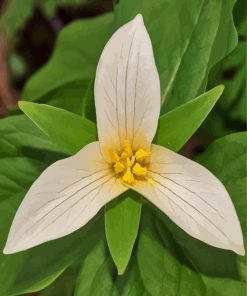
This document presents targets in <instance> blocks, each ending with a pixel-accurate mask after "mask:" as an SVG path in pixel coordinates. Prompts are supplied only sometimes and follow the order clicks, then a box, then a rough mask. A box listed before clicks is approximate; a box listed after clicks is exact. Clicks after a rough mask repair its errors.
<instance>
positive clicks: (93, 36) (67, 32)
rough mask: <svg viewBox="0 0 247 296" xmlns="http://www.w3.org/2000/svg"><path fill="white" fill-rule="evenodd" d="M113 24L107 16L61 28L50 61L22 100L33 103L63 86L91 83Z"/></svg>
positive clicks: (27, 87) (32, 82)
mask: <svg viewBox="0 0 247 296" xmlns="http://www.w3.org/2000/svg"><path fill="white" fill-rule="evenodd" d="M112 24H113V14H112V13H108V14H105V15H103V16H99V17H95V18H91V19H88V20H78V21H74V22H72V23H71V24H69V25H68V26H66V27H65V28H64V29H62V30H61V31H60V33H59V35H58V39H57V43H56V47H55V51H54V53H53V55H52V57H51V59H50V60H49V62H48V63H47V64H46V65H45V66H44V67H43V68H42V69H40V70H39V71H38V72H37V73H36V74H34V75H33V76H32V77H31V78H30V79H29V81H28V82H27V83H26V85H25V87H24V90H23V92H22V99H24V100H28V101H35V100H37V99H40V98H41V97H43V96H44V95H47V94H48V93H49V92H51V91H53V90H54V89H57V88H59V87H60V86H62V85H64V84H67V83H71V82H74V81H83V80H88V81H91V79H92V77H94V75H95V70H96V65H97V63H98V59H99V56H100V54H101V52H102V50H103V47H104V46H105V44H106V42H107V40H108V39H109V38H110V36H111V33H112ZM68 100H69V98H68ZM78 108H79V109H81V107H80V106H78Z"/></svg>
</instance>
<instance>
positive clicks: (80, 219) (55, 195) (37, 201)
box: [4, 142, 126, 254]
mask: <svg viewBox="0 0 247 296" xmlns="http://www.w3.org/2000/svg"><path fill="white" fill-rule="evenodd" d="M125 190H126V188H125V187H123V186H122V185H121V184H117V183H116V178H114V177H113V173H112V170H111V168H110V167H109V165H108V164H107V163H106V162H105V160H104V159H103V158H102V155H101V153H100V147H99V142H94V143H91V144H89V145H87V146H85V147H84V148H83V149H82V150H80V151H79V152H78V153H77V154H76V155H74V156H72V157H69V158H66V159H64V160H60V161H57V162H56V163H54V164H53V165H51V166H50V167H48V168H47V169H46V170H45V171H44V172H43V173H42V174H41V176H40V177H39V178H38V179H37V180H36V181H35V182H34V183H33V185H32V186H31V188H30V190H29V191H28V193H27V195H26V196H25V198H24V200H23V202H22V204H21V205H20V207H19V209H18V211H17V213H16V216H15V218H14V221H13V223H12V226H11V230H10V233H9V237H8V240H7V243H6V246H5V249H4V253H5V254H9V253H15V252H19V251H22V250H25V249H28V248H31V247H33V246H36V245H39V244H41V243H43V242H46V241H49V240H53V239H56V238H59V237H62V236H65V235H67V234H70V233H71V232H73V231H75V230H77V229H78V228H80V227H82V226H83V225H85V224H86V223H87V222H88V221H89V220H90V219H91V218H93V217H94V216H95V215H96V213H97V212H98V211H99V210H100V208H101V207H102V206H103V205H105V204H106V203H107V202H109V201H110V200H112V199H113V198H114V197H116V196H118V195H119V194H121V193H122V192H123V191H125Z"/></svg>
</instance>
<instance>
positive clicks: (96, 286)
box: [75, 240, 118, 296]
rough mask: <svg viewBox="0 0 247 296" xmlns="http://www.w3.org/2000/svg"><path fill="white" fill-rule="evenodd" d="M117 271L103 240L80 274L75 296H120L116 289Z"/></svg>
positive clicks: (89, 256)
mask: <svg viewBox="0 0 247 296" xmlns="http://www.w3.org/2000/svg"><path fill="white" fill-rule="evenodd" d="M115 276H116V270H115V268H114V266H113V264H112V261H111V258H110V256H109V254H108V253H107V248H106V245H105V242H104V241H103V240H99V241H98V243H97V244H96V245H95V246H94V247H93V248H92V251H91V253H90V254H89V255H88V256H87V257H86V259H85V260H84V262H83V264H82V266H81V270H80V272H79V274H78V278H77V283H76V287H75V296H81V295H83V296H91V295H94V296H101V295H114V296H115V295H118V294H117V289H116V288H114V277H115Z"/></svg>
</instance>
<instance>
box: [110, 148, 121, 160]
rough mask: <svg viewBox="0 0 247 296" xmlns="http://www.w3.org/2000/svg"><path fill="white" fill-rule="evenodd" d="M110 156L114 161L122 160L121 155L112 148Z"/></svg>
mask: <svg viewBox="0 0 247 296" xmlns="http://www.w3.org/2000/svg"><path fill="white" fill-rule="evenodd" d="M110 157H111V161H112V162H118V161H119V160H120V157H119V155H118V154H117V152H116V151H114V150H110Z"/></svg>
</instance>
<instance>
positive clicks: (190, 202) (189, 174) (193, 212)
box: [134, 145, 245, 255]
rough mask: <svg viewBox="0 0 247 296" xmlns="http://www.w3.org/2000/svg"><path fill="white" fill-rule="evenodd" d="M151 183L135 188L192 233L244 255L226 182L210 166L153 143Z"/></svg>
mask: <svg viewBox="0 0 247 296" xmlns="http://www.w3.org/2000/svg"><path fill="white" fill-rule="evenodd" d="M149 176H150V177H151V178H152V185H150V184H148V183H147V182H141V183H139V184H137V187H136V188H134V189H135V190H136V191H138V192H139V193H141V194H142V195H143V196H145V197H146V198H147V199H148V200H150V201H151V202H152V203H154V204H155V205H156V206H157V207H158V208H159V209H160V210H161V211H163V212H164V213H165V214H166V215H167V216H168V217H170V219H172V220H173V221H174V222H175V223H176V224H177V225H178V226H180V227H181V228H182V229H183V230H184V231H186V232H187V233H189V234H190V235H191V236H193V237H195V238H197V239H199V240H202V241H204V242H205V243H207V244H210V245H212V246H215V247H219V248H222V249H230V250H233V251H234V252H236V253H238V254H240V255H243V254H244V252H245V251H244V247H243V236H242V231H241V227H240V223H239V220H238V217H237V214H236V211H235V209H234V206H233V204H232V201H231V199H230V197H229V195H228V193H227V191H226V189H225V188H224V186H223V184H222V183H221V182H220V181H219V180H218V179H217V178H216V177H215V176H214V175H213V174H212V173H210V172H209V171H208V170H207V169H205V168H204V167H203V166H201V165H199V164H198V163H196V162H194V161H192V160H190V159H187V158H185V157H183V156H181V155H179V154H177V153H174V152H172V151H171V150H169V149H166V148H164V147H161V146H158V145H152V156H151V162H150V167H149Z"/></svg>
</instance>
